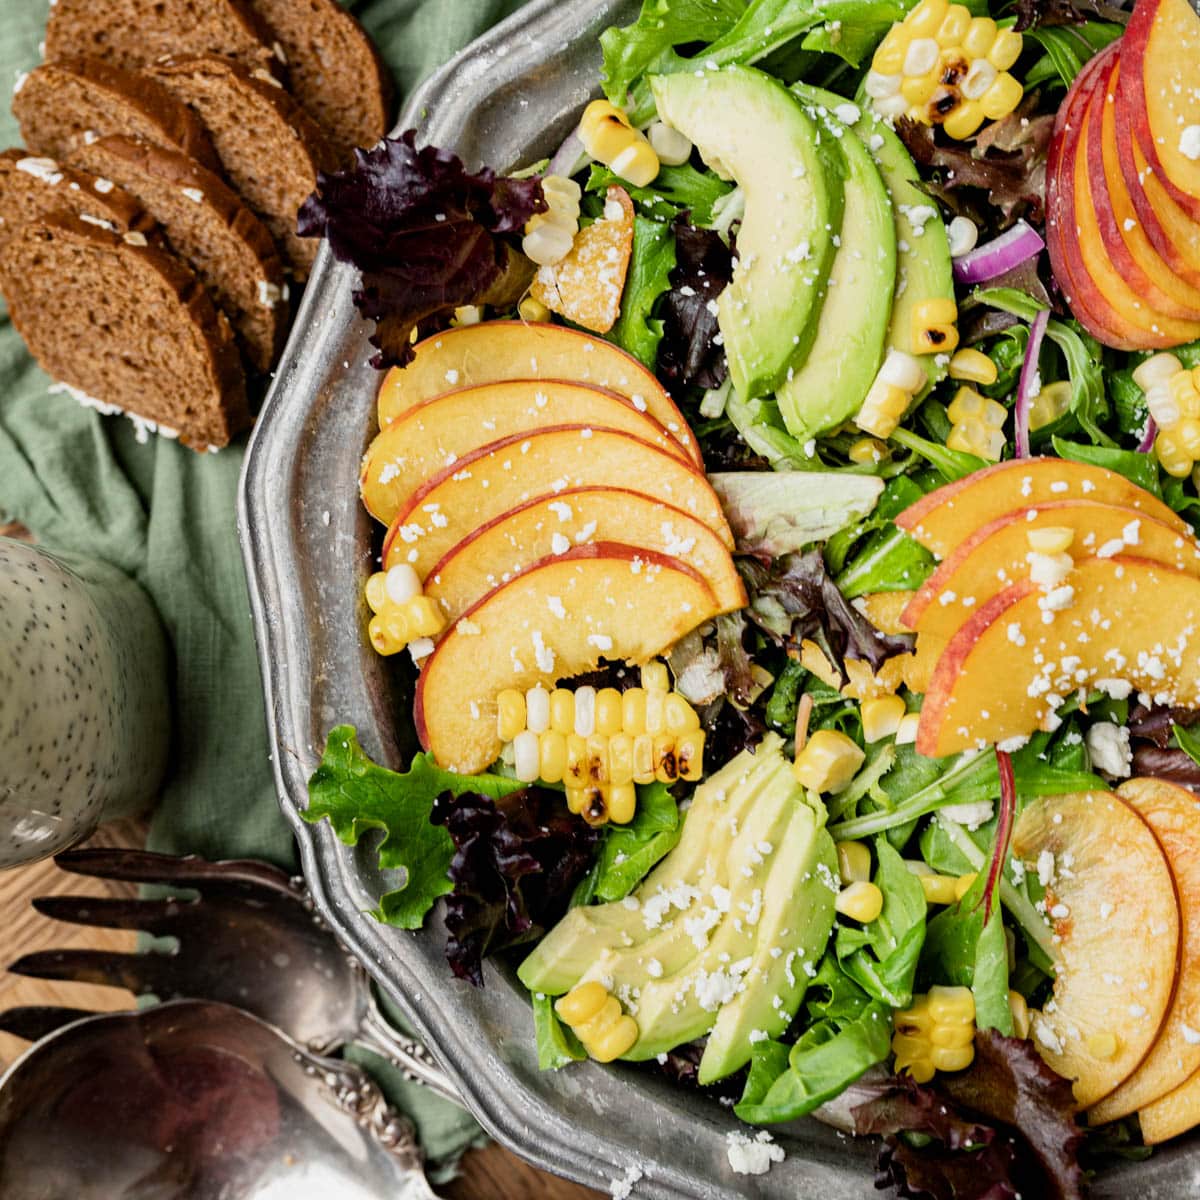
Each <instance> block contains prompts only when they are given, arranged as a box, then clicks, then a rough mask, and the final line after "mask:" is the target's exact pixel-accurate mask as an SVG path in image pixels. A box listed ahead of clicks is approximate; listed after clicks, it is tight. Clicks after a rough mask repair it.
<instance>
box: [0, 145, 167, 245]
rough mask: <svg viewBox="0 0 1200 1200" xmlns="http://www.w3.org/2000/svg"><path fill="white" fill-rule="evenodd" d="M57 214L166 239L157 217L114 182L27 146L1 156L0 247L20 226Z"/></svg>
mask: <svg viewBox="0 0 1200 1200" xmlns="http://www.w3.org/2000/svg"><path fill="white" fill-rule="evenodd" d="M54 213H71V214H73V215H74V216H76V217H78V218H80V219H81V220H83V221H85V222H89V221H90V222H91V223H92V224H93V225H96V224H99V225H102V226H103V227H106V228H108V229H111V230H113V231H114V232H116V233H131V232H132V233H140V234H142V235H143V236H144V237H146V238H147V239H148V240H149V241H151V242H161V239H162V233H161V231H160V230H159V229H158V226H157V225H156V224H155V223H154V219H153V218H152V217H150V216H148V215H147V214H146V212H145V210H144V209H143V208H142V206H141V205H140V204H139V203H138V202H137V200H135V199H134V198H133V197H132V196H131V195H130V194H129V193H128V192H126V191H124V190H123V189H122V188H119V187H117V186H116V185H115V184H114V183H113V182H112V180H110V179H104V178H97V177H96V176H95V175H90V174H88V173H87V172H85V171H74V170H72V169H71V168H70V167H65V166H63V165H62V164H61V163H59V162H56V161H55V160H54V159H52V158H38V157H36V156H35V155H32V154H30V153H29V151H28V150H20V149H14V150H5V151H4V153H3V154H0V246H3V244H4V243H5V242H7V241H8V239H9V238H10V237H12V236H14V235H15V234H16V232H17V230H18V229H20V227H21V226H22V225H28V224H29V223H30V222H32V221H40V220H42V219H43V218H45V217H48V216H50V215H52V214H54Z"/></svg>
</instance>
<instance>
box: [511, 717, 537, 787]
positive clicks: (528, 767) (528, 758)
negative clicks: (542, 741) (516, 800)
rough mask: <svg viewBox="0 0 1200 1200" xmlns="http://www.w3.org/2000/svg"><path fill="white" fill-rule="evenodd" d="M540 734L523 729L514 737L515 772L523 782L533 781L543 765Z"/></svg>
mask: <svg viewBox="0 0 1200 1200" xmlns="http://www.w3.org/2000/svg"><path fill="white" fill-rule="evenodd" d="M540 760H541V749H540V746H539V744H538V735H537V734H536V733H530V732H529V730H528V729H522V730H521V732H520V733H518V734H517V736H516V737H515V738H513V773H514V774H515V775H516V777H517V778H518V779H519V780H520V781H521V782H522V783H533V781H534V780H535V779H537V777H538V770H539V768H540V766H541V761H540Z"/></svg>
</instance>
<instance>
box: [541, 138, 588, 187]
mask: <svg viewBox="0 0 1200 1200" xmlns="http://www.w3.org/2000/svg"><path fill="white" fill-rule="evenodd" d="M586 158H587V154H586V153H585V152H584V149H583V143H582V142H581V141H580V140H579V133H578V131H577V130H575V129H572V130H571V132H570V133H569V134H567V137H566V140H565V141H564V142H563V144H562V145H561V146H559V148H558V149H557V150H556V151H555V152H554V157H553V158H552V159H551V160H550V161H549V163H547V164H546V172H545V173H546V174H547V175H564V176H566V177H567V178H568V179H569V178H570V177H571V176H572V175H574V174H575V172H576V171H578V170H579V168H580V167H581V166H582V165H583V161H584V160H585V159H586Z"/></svg>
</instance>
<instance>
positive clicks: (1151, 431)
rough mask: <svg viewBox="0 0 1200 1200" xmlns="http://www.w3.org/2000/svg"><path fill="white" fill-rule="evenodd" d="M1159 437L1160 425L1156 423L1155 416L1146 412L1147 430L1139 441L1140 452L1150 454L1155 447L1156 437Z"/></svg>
mask: <svg viewBox="0 0 1200 1200" xmlns="http://www.w3.org/2000/svg"><path fill="white" fill-rule="evenodd" d="M1156 437H1158V426H1157V425H1156V424H1155V423H1154V418H1153V417H1152V416H1151V415H1150V414H1149V413H1147V414H1146V432H1145V433H1143V434H1142V440H1141V441H1140V442H1138V453H1140V454H1149V453H1150V451H1151V450H1153V449H1154V439H1155V438H1156Z"/></svg>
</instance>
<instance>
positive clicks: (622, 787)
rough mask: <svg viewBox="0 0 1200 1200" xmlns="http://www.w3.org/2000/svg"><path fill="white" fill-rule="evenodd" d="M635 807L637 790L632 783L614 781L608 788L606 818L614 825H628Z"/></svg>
mask: <svg viewBox="0 0 1200 1200" xmlns="http://www.w3.org/2000/svg"><path fill="white" fill-rule="evenodd" d="M636 809H637V790H636V789H635V788H634V786H633V784H632V783H614V784H612V785H610V787H609V789H608V819H609V820H610V821H611V822H612V823H613V824H614V825H628V824H629V822H630V821H632V820H633V814H634V812H635V810H636Z"/></svg>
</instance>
